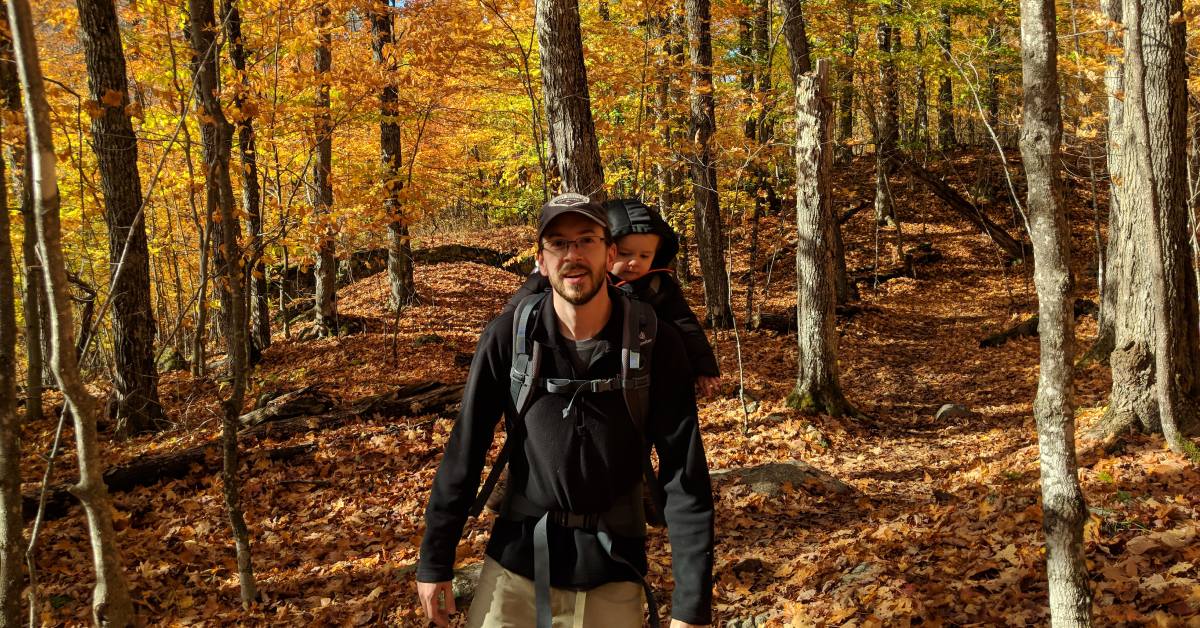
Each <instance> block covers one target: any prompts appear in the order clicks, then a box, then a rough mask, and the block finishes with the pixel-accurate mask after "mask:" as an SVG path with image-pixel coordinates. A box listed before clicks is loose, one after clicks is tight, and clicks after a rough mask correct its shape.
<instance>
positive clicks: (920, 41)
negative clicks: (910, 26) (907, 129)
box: [912, 26, 929, 151]
mask: <svg viewBox="0 0 1200 628" xmlns="http://www.w3.org/2000/svg"><path fill="white" fill-rule="evenodd" d="M913 47H914V48H915V49H916V52H917V56H918V57H922V56H924V54H923V53H924V52H925V37H924V33H922V32H921V27H920V26H918V27H917V29H916V31H915V32H914V34H913ZM916 90H917V93H916V95H915V96H914V98H915V99H916V101H917V102H916V106H915V107H914V109H913V132H912V139H913V144H921V145H922V146H924V150H925V151H928V150H929V95H928V91H927V89H926V81H925V63H924V61H923V60H921V59H918V61H917V85H916Z"/></svg>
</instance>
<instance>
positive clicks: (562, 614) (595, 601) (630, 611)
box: [467, 558, 644, 628]
mask: <svg viewBox="0 0 1200 628" xmlns="http://www.w3.org/2000/svg"><path fill="white" fill-rule="evenodd" d="M642 598H643V594H642V585H640V584H638V583H636V582H611V583H609V584H605V585H601V586H599V587H596V588H594V589H591V590H589V591H569V590H565V589H555V588H551V589H550V608H551V609H553V613H554V628H593V627H603V628H637V627H638V626H641V625H642V618H643V616H644V613H643V612H642V602H643V599H642ZM536 625H537V608H536V607H535V606H534V591H533V581H532V580H530V579H528V578H525V577H522V576H519V575H517V574H515V573H513V572H511V571H509V570H507V569H505V568H504V567H501V566H500V563H497V562H496V561H494V560H492V559H491V558H484V561H483V571H482V572H480V574H479V586H478V588H476V590H475V599H474V600H473V601H472V602H471V609H470V610H469V611H467V626H468V628H531V627H532V626H536Z"/></svg>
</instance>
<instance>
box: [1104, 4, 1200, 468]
mask: <svg viewBox="0 0 1200 628" xmlns="http://www.w3.org/2000/svg"><path fill="white" fill-rule="evenodd" d="M1182 8H1183V6H1182V2H1181V0H1159V1H1154V2H1145V3H1143V2H1141V1H1140V0H1129V1H1128V2H1126V4H1125V16H1126V17H1127V18H1128V20H1127V23H1126V27H1127V30H1126V34H1125V36H1126V45H1125V72H1126V74H1125V78H1126V81H1127V83H1128V90H1127V91H1126V94H1125V98H1126V105H1127V106H1128V107H1129V109H1128V111H1127V115H1126V121H1127V125H1126V126H1127V128H1128V130H1129V133H1128V135H1127V136H1126V137H1127V139H1128V140H1131V141H1130V142H1129V143H1128V144H1126V145H1127V146H1132V147H1133V150H1131V151H1127V154H1129V153H1132V154H1130V155H1129V157H1130V159H1129V161H1127V162H1126V164H1125V165H1126V169H1125V171H1124V173H1125V174H1126V175H1127V177H1128V182H1127V185H1129V186H1130V187H1131V188H1134V187H1135V186H1136V184H1137V183H1138V182H1141V183H1143V184H1144V185H1145V189H1146V190H1147V191H1149V194H1148V197H1149V200H1150V203H1149V205H1150V207H1149V209H1150V211H1149V212H1148V213H1149V220H1148V221H1147V222H1148V223H1149V224H1148V225H1146V226H1147V227H1148V236H1147V237H1146V239H1145V240H1144V241H1143V242H1145V244H1144V245H1143V248H1144V249H1148V250H1146V251H1144V252H1142V255H1143V258H1142V260H1137V261H1142V262H1143V265H1144V266H1145V268H1146V272H1147V273H1148V276H1149V279H1150V281H1149V292H1150V308H1151V313H1152V315H1153V321H1154V327H1153V335H1152V336H1151V338H1150V341H1149V342H1146V341H1145V340H1143V342H1144V343H1145V344H1147V345H1151V346H1152V347H1153V353H1154V361H1153V367H1152V368H1153V371H1152V381H1153V390H1152V391H1151V392H1152V394H1153V396H1151V397H1150V400H1151V403H1153V404H1154V405H1156V406H1157V408H1156V409H1157V414H1158V416H1157V419H1158V429H1159V430H1161V432H1162V435H1163V437H1164V438H1165V439H1166V441H1167V445H1168V446H1169V447H1170V448H1171V450H1172V451H1174V452H1176V453H1187V454H1189V455H1191V456H1192V458H1193V459H1194V460H1200V451H1197V449H1196V446H1195V445H1194V444H1192V443H1191V442H1190V441H1188V440H1187V439H1186V438H1184V437H1183V435H1182V433H1181V430H1180V428H1181V427H1182V426H1184V423H1183V422H1184V421H1186V426H1187V427H1188V428H1192V427H1195V425H1194V424H1195V420H1196V418H1197V417H1196V409H1195V400H1196V395H1195V388H1196V379H1197V378H1196V373H1195V369H1196V368H1197V367H1196V360H1197V358H1198V357H1200V353H1198V352H1197V350H1196V349H1197V345H1196V337H1197V335H1198V332H1197V330H1196V285H1195V281H1196V280H1195V276H1194V275H1192V273H1191V269H1190V268H1188V264H1187V262H1188V261H1190V258H1189V254H1190V251H1189V250H1188V242H1187V240H1188V238H1187V236H1186V233H1187V228H1188V227H1187V225H1188V221H1187V213H1188V211H1189V205H1190V204H1189V203H1188V198H1187V186H1186V180H1187V179H1186V176H1187V175H1186V170H1184V168H1182V167H1181V166H1184V167H1185V164H1186V162H1185V161H1184V158H1183V157H1184V154H1186V135H1187V130H1186V124H1187V104H1186V103H1187V96H1186V84H1187V72H1186V66H1185V64H1184V53H1185V46H1186V39H1185V36H1184V26H1183V23H1182V20H1180V22H1179V23H1178V24H1176V23H1175V18H1174V16H1175V15H1176V14H1177V12H1179V11H1182ZM1179 105H1182V111H1180V110H1179V109H1178V108H1171V107H1172V106H1175V107H1178V106H1179ZM1152 109H1158V110H1159V111H1157V112H1152V111H1151V110H1152ZM1164 109H1165V110H1164ZM1163 118H1165V120H1164V119H1163ZM1152 119H1153V120H1154V122H1153V123H1152V122H1151V120H1152ZM1156 140H1159V141H1162V140H1165V141H1166V144H1167V149H1168V150H1174V151H1176V152H1175V154H1173V155H1171V157H1174V158H1175V159H1176V161H1175V162H1174V163H1170V164H1162V163H1161V161H1159V163H1155V161H1156V160H1155V157H1157V156H1158V155H1155V154H1154V153H1155V149H1156V148H1157V146H1155V144H1156ZM1181 170H1183V171H1182V172H1181ZM1133 198H1135V197H1132V196H1129V197H1126V201H1131V200H1132V199H1133ZM1143 198H1145V197H1143ZM1123 205H1124V206H1125V207H1133V206H1134V205H1133V204H1132V203H1131V202H1126V203H1124V204H1123ZM1129 218H1132V216H1129ZM1129 222H1133V221H1132V220H1130V221H1129ZM1146 245H1148V246H1146ZM1171 256H1174V257H1171ZM1189 289H1190V291H1189ZM1122 292H1124V291H1122ZM1121 328H1122V325H1121V321H1120V320H1118V321H1117V341H1118V344H1117V351H1118V352H1123V351H1125V348H1126V345H1125V344H1123V343H1121V340H1122V336H1121V331H1122V329H1121ZM1134 342H1135V343H1136V342H1137V341H1136V340H1135V341H1134ZM1115 357H1116V356H1115V355H1114V360H1113V361H1112V365H1113V389H1114V390H1113V393H1114V395H1113V396H1114V397H1115V396H1116V387H1117V385H1118V380H1117V367H1118V365H1122V366H1123V365H1125V362H1124V361H1118V360H1116V359H1115ZM1181 359H1182V360H1186V362H1183V363H1180V361H1179V360H1181ZM1138 392H1141V391H1138ZM1185 404H1186V405H1185ZM1111 407H1112V406H1110V408H1111Z"/></svg>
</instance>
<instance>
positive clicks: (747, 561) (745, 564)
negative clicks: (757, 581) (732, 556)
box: [729, 558, 764, 573]
mask: <svg viewBox="0 0 1200 628" xmlns="http://www.w3.org/2000/svg"><path fill="white" fill-rule="evenodd" d="M763 568H764V566H763V561H762V560H761V559H758V558H743V559H742V560H739V561H737V562H736V563H734V564H733V565H732V566H731V567H730V568H729V569H731V570H732V571H733V572H734V573H756V572H759V571H762V570H763Z"/></svg>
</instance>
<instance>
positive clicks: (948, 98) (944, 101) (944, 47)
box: [938, 7, 958, 151]
mask: <svg viewBox="0 0 1200 628" xmlns="http://www.w3.org/2000/svg"><path fill="white" fill-rule="evenodd" d="M939 17H941V20H942V30H941V33H940V34H939V36H938V47H939V48H941V51H942V63H943V64H944V65H946V66H947V67H946V69H944V70H943V71H942V78H941V80H940V81H939V85H938V146H939V147H940V148H941V149H942V150H943V151H949V150H954V148H955V147H957V146H958V138H957V137H955V134H954V83H953V81H952V79H951V78H950V69H949V66H950V65H951V56H950V41H951V39H950V36H951V33H953V30H952V28H953V26H952V24H953V23H952V22H951V19H952V18H951V16H950V9H949V8H947V7H943V8H942V9H941V11H940V12H939Z"/></svg>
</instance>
